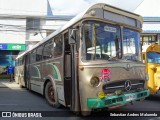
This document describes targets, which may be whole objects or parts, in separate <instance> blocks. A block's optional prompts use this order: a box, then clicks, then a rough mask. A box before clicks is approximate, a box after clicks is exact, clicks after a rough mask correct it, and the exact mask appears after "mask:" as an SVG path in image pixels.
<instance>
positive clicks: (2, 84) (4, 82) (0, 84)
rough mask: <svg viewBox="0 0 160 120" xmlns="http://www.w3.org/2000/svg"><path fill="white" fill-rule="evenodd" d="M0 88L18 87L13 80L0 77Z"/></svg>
mask: <svg viewBox="0 0 160 120" xmlns="http://www.w3.org/2000/svg"><path fill="white" fill-rule="evenodd" d="M0 88H20V87H19V84H17V83H16V82H15V81H12V82H10V81H9V79H0Z"/></svg>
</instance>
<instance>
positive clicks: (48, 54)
mask: <svg viewBox="0 0 160 120" xmlns="http://www.w3.org/2000/svg"><path fill="white" fill-rule="evenodd" d="M52 51H53V43H52V41H49V42H47V43H46V44H45V45H44V48H43V59H49V58H52V57H53V54H52Z"/></svg>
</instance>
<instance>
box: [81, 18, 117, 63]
mask: <svg viewBox="0 0 160 120" xmlns="http://www.w3.org/2000/svg"><path fill="white" fill-rule="evenodd" d="M83 32H84V39H85V43H83V47H84V49H83V51H82V54H83V55H82V56H83V59H84V60H96V59H102V60H108V59H109V58H111V57H112V58H113V57H117V58H118V57H119V55H117V54H120V52H118V51H119V49H120V45H119V42H120V27H118V26H115V25H111V24H107V23H103V22H95V21H94V22H92V21H87V22H86V23H85V25H84V31H83ZM117 44H118V45H117Z"/></svg>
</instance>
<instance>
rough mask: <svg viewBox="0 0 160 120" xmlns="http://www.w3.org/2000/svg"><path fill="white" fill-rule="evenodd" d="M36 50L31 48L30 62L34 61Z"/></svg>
mask: <svg viewBox="0 0 160 120" xmlns="http://www.w3.org/2000/svg"><path fill="white" fill-rule="evenodd" d="M35 56H36V50H33V51H32V52H31V57H30V61H31V63H34V62H36V57H35Z"/></svg>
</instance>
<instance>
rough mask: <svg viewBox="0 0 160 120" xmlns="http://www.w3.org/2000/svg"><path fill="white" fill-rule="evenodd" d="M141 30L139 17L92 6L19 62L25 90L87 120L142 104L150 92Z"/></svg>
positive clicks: (110, 7) (39, 44)
mask: <svg viewBox="0 0 160 120" xmlns="http://www.w3.org/2000/svg"><path fill="white" fill-rule="evenodd" d="M141 27H142V17H141V16H139V15H137V14H134V13H131V12H128V11H125V10H122V9H119V8H116V7H113V6H110V5H107V4H104V3H97V4H94V5H92V6H91V7H89V8H88V9H86V10H85V11H84V12H82V13H80V14H79V15H77V16H76V17H75V18H73V19H72V20H70V21H69V22H68V23H66V24H65V25H64V26H62V27H61V28H60V29H58V30H56V31H55V32H53V33H52V34H51V35H49V36H47V37H46V38H45V39H44V40H42V41H40V42H39V43H37V44H36V45H35V46H34V47H33V48H32V49H30V50H27V51H26V52H24V53H23V55H19V56H18V57H17V61H19V60H22V62H21V63H22V64H21V65H17V68H18V67H23V68H24V71H23V70H22V69H21V70H19V71H21V72H19V73H22V74H23V75H21V76H24V78H23V79H21V80H24V82H23V83H24V84H22V85H24V87H26V88H27V89H29V90H32V91H36V92H38V93H40V94H42V95H44V96H45V98H46V100H47V101H48V103H49V104H51V105H52V106H54V107H58V106H60V105H63V106H66V107H69V108H70V110H71V111H74V112H75V113H76V114H82V115H84V116H85V115H89V114H91V111H93V110H97V109H98V110H100V109H103V108H105V109H111V108H116V107H120V106H122V105H126V104H128V103H132V102H133V101H138V100H143V99H145V98H146V97H148V96H149V90H148V89H147V86H146V82H147V80H148V79H147V73H146V72H145V64H144V63H143V62H141V53H140V52H141V51H140V32H141ZM18 69H19V68H18ZM17 71H18V70H17ZM16 78H18V77H16Z"/></svg>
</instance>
